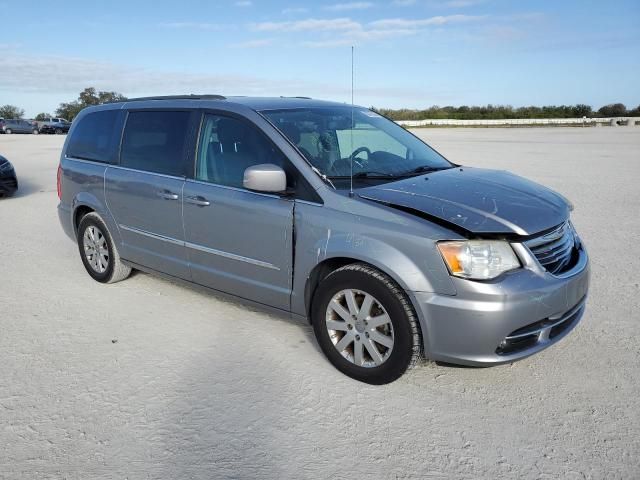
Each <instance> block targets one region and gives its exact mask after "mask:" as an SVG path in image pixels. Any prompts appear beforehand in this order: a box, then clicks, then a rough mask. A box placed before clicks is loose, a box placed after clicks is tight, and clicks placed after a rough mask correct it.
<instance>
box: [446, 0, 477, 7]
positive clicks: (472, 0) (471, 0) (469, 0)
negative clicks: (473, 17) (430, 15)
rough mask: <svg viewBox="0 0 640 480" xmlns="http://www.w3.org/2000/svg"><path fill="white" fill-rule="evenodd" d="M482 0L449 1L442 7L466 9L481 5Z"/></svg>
mask: <svg viewBox="0 0 640 480" xmlns="http://www.w3.org/2000/svg"><path fill="white" fill-rule="evenodd" d="M483 1H484V0H449V1H448V2H444V3H443V4H442V5H443V6H444V7H449V8H467V7H473V6H474V5H478V4H480V3H483Z"/></svg>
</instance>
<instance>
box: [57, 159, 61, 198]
mask: <svg viewBox="0 0 640 480" xmlns="http://www.w3.org/2000/svg"><path fill="white" fill-rule="evenodd" d="M56 184H57V186H58V200H62V165H60V164H58V177H57V180H56Z"/></svg>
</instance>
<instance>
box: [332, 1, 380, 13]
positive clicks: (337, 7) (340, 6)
mask: <svg viewBox="0 0 640 480" xmlns="http://www.w3.org/2000/svg"><path fill="white" fill-rule="evenodd" d="M371 7H373V3H371V2H348V3H335V4H333V5H327V6H326V7H323V9H324V10H329V11H332V12H344V11H346V10H365V9H367V8H371Z"/></svg>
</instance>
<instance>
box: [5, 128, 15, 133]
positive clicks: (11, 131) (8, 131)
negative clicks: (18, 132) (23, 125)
mask: <svg viewBox="0 0 640 480" xmlns="http://www.w3.org/2000/svg"><path fill="white" fill-rule="evenodd" d="M4 133H6V134H7V135H11V134H12V133H13V130H11V129H10V128H7V129H6V130H5V131H4Z"/></svg>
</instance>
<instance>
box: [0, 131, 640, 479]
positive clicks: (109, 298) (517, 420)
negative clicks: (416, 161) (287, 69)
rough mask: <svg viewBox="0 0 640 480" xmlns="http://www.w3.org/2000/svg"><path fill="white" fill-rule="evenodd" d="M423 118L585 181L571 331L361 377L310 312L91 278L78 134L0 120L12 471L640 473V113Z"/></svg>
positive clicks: (536, 169)
mask: <svg viewBox="0 0 640 480" xmlns="http://www.w3.org/2000/svg"><path fill="white" fill-rule="evenodd" d="M416 132H417V134H418V135H420V136H421V137H423V138H425V139H427V140H428V141H430V142H431V143H432V144H433V145H434V146H436V147H437V148H438V149H439V150H440V151H441V152H442V153H444V154H445V155H447V156H448V157H449V158H451V159H452V160H454V161H456V162H459V163H463V164H466V165H475V166H482V167H492V168H503V169H509V170H511V171H514V172H516V173H519V174H522V175H524V176H526V177H529V178H531V179H533V180H536V181H539V182H542V183H544V184H546V185H548V186H551V187H553V188H555V189H557V190H558V191H560V192H562V193H563V194H565V195H566V196H567V197H569V198H570V199H572V200H573V202H574V203H575V205H576V210H575V212H574V222H575V225H576V227H577V229H578V230H579V232H580V233H581V235H582V237H583V239H584V241H585V243H586V244H587V247H588V248H589V251H590V254H591V259H592V265H593V277H592V290H591V296H590V299H589V304H588V308H587V313H586V315H585V317H584V319H583V321H582V323H581V324H580V325H579V326H578V328H577V329H576V330H575V331H574V332H573V333H572V334H571V335H570V336H569V337H568V338H566V339H565V340H563V341H562V342H561V343H560V344H558V345H556V346H555V347H553V348H550V349H548V350H546V351H544V352H542V353H540V354H538V355H536V356H534V357H533V358H529V359H526V360H523V361H521V362H518V363H515V364H512V365H506V366H500V367H493V368H485V369H473V368H455V367H447V366H438V365H435V364H433V363H427V362H425V363H424V364H423V365H421V366H420V367H419V368H417V369H415V370H413V371H411V372H410V373H409V374H408V375H405V376H404V377H403V378H401V379H400V380H399V381H397V382H395V383H393V384H391V385H386V386H383V387H374V386H368V385H364V384H361V383H357V382H355V381H353V380H351V379H349V378H347V377H345V376H343V375H341V374H340V373H338V372H337V371H336V370H334V369H333V368H332V367H331V365H330V364H329V363H328V362H327V361H326V360H325V359H324V357H323V355H322V353H321V352H320V351H319V349H318V347H317V345H316V343H315V341H314V339H313V334H312V331H311V329H310V328H309V327H307V326H305V325H301V324H298V323H294V322H291V321H288V320H286V319H283V318H278V317H275V316H272V315H268V314H265V313H262V312H259V311H254V310H250V309H247V308H246V307H243V306H241V305H239V304H236V303H233V302H230V301H228V300H222V299H220V298H217V297H216V296H213V295H210V294H206V293H203V292H201V291H200V290H197V289H195V288H190V287H185V286H182V285H177V284H174V283H171V282H168V281H165V280H161V279H159V278H156V277H154V276H150V275H146V274H141V273H139V274H136V275H134V276H133V277H132V278H130V279H128V280H127V281H125V282H122V283H118V284H115V285H109V286H105V285H102V284H99V283H96V282H94V281H92V280H91V279H90V278H89V276H88V275H87V274H86V273H85V272H84V270H83V267H82V264H81V262H80V259H79V257H78V253H77V250H76V247H75V245H74V244H73V243H72V242H70V241H69V240H68V239H67V237H65V236H64V234H63V232H62V230H61V228H60V226H59V225H58V219H57V215H56V204H57V198H56V193H55V173H56V167H57V163H58V155H59V151H60V147H61V145H62V142H63V137H56V136H51V137H49V136H26V135H24V136H17V135H13V136H8V135H3V136H0V154H3V155H5V156H6V157H8V158H9V159H10V160H11V161H12V162H13V163H14V165H15V167H16V169H17V171H18V174H19V176H20V181H21V186H22V188H21V190H20V193H19V195H18V196H17V197H15V198H9V199H4V200H0V282H1V283H0V332H1V333H0V368H1V369H0V372H1V373H0V478H1V479H5V478H7V479H13V478H38V479H45V478H67V479H87V478H121V479H122V478H130V479H146V478H162V479H173V478H176V479H177V478H194V479H195V478H197V479H213V478H216V479H217V478H242V479H244V478H278V479H279V478H327V479H328V478H368V477H369V476H374V475H375V477H376V478H382V479H387V478H393V479H396V478H402V479H404V478H433V479H438V478H463V479H476V478H524V479H529V478H531V479H537V478H569V479H574V478H575V479H579V478H593V479H602V478H639V477H640V406H639V405H640V403H639V400H638V398H639V397H640V374H639V373H638V372H639V371H640V346H639V343H638V339H639V338H640V314H639V313H638V312H639V311H640V300H639V299H640V288H639V281H640V280H639V278H638V271H639V270H640V214H639V213H638V211H639V210H640V187H639V186H638V181H639V180H640V128H635V129H634V128H623V127H620V128H590V129H577V128H576V129H562V128H557V129H542V128H540V129H446V130H445V129H442V130H432V129H429V130H417V131H416ZM618 248H622V249H623V250H622V252H618V251H617V249H618Z"/></svg>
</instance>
